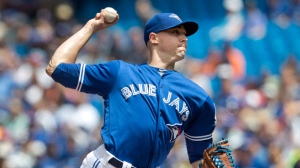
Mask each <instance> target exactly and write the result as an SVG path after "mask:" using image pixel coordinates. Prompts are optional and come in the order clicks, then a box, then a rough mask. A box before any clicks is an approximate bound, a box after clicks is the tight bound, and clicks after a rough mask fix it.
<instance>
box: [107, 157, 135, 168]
mask: <svg viewBox="0 0 300 168" xmlns="http://www.w3.org/2000/svg"><path fill="white" fill-rule="evenodd" d="M108 163H109V164H111V165H113V166H114V167H116V168H122V167H123V162H122V161H121V160H119V159H117V158H115V157H112V158H111V159H109V161H108ZM131 168H135V167H133V166H131Z"/></svg>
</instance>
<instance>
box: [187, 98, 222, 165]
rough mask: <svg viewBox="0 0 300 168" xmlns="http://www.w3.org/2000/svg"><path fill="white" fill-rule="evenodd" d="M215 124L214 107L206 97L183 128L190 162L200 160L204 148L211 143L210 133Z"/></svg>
mask: <svg viewBox="0 0 300 168" xmlns="http://www.w3.org/2000/svg"><path fill="white" fill-rule="evenodd" d="M215 126H216V108H215V105H214V103H213V101H212V100H211V98H210V97H207V98H206V100H205V102H204V103H203V105H202V106H201V108H200V110H199V111H197V112H196V114H195V116H194V117H193V119H192V120H191V121H190V122H189V124H188V126H187V128H186V129H185V130H184V136H185V140H186V146H187V152H188V156H189V161H190V163H193V162H195V161H198V160H200V159H201V158H202V157H203V152H204V150H205V149H206V148H207V147H208V146H209V145H210V144H212V142H213V140H212V133H213V131H214V129H215Z"/></svg>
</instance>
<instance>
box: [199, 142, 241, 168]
mask: <svg viewBox="0 0 300 168" xmlns="http://www.w3.org/2000/svg"><path fill="white" fill-rule="evenodd" d="M199 167H200V168H235V165H234V160H233V157H232V154H231V150H230V149H229V143H228V140H226V139H222V140H221V141H219V142H217V143H214V144H212V145H211V146H210V147H208V148H207V149H205V150H204V153H203V159H202V160H201V163H200V165H199Z"/></svg>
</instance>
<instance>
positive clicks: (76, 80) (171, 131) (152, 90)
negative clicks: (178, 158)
mask: <svg viewBox="0 0 300 168" xmlns="http://www.w3.org/2000/svg"><path fill="white" fill-rule="evenodd" d="M52 78H53V79H54V80H55V81H56V82H59V83H61V84H62V85H64V86H66V87H69V88H73V89H77V90H78V91H81V92H86V93H93V94H98V95H100V96H102V97H103V98H104V104H105V114H104V124H103V127H102V129H101V136H102V138H103V141H104V144H105V148H106V149H107V150H108V151H109V152H110V153H112V154H113V155H115V156H116V157H117V158H119V159H121V160H124V161H127V162H130V163H132V165H134V166H135V167H145V168H146V167H150V168H152V167H156V166H159V165H160V164H162V162H163V161H164V160H165V159H166V157H167V155H168V154H169V152H170V150H171V148H172V147H173V145H174V142H175V140H176V138H177V137H178V136H179V135H181V134H183V135H184V136H185V140H186V143H187V150H188V155H189V159H190V162H191V163H192V162H194V161H197V160H199V159H200V158H202V153H203V150H204V149H205V148H207V147H208V146H209V145H210V144H211V143H212V132H213V130H214V128H215V124H216V123H215V122H216V118H215V107H214V104H213V102H212V100H211V98H210V97H209V96H208V95H207V94H206V92H205V91H204V90H202V89H201V88H200V87H199V86H198V85H197V84H195V83H193V82H192V81H190V80H189V79H187V78H186V77H184V76H182V75H181V74H180V73H178V72H176V71H174V70H164V69H159V68H155V67H151V66H149V65H148V64H142V65H132V64H128V63H125V62H123V61H111V62H108V63H105V64H97V65H86V64H60V65H59V66H58V67H57V68H56V70H55V71H54V73H53V74H52Z"/></svg>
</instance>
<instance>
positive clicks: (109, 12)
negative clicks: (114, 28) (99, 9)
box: [104, 7, 117, 23]
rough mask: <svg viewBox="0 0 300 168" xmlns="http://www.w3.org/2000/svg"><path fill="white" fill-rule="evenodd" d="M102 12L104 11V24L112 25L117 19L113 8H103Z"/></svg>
mask: <svg viewBox="0 0 300 168" xmlns="http://www.w3.org/2000/svg"><path fill="white" fill-rule="evenodd" d="M104 11H105V18H104V21H105V22H106V23H112V22H113V21H115V20H116V18H117V11H116V10H115V9H114V8H112V7H106V8H104Z"/></svg>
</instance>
